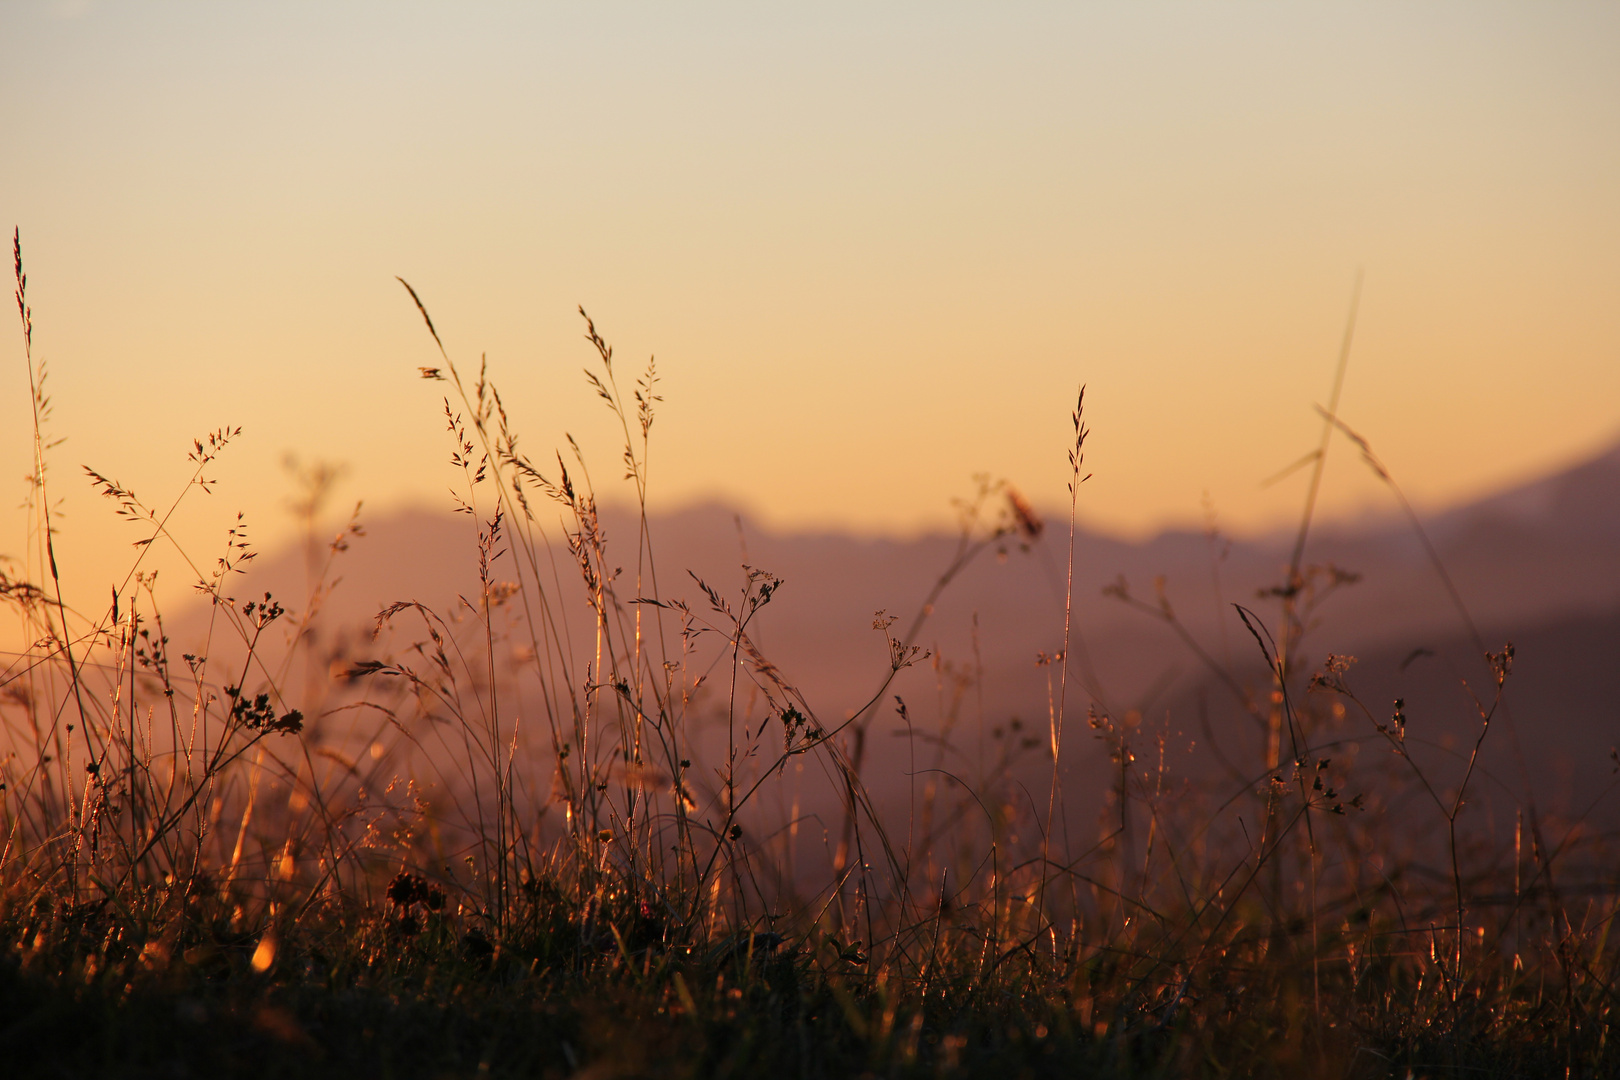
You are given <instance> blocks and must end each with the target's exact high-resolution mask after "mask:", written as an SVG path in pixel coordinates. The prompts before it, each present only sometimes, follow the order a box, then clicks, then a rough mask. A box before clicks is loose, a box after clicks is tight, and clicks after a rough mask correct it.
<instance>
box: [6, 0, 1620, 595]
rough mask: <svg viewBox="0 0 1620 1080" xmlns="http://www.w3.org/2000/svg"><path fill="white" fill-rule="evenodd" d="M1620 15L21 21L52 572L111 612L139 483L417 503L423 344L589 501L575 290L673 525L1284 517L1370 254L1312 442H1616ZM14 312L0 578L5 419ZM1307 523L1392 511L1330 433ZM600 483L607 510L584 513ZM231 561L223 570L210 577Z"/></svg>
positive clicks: (1470, 12) (67, 16)
mask: <svg viewBox="0 0 1620 1080" xmlns="http://www.w3.org/2000/svg"><path fill="white" fill-rule="evenodd" d="M1617 55H1620V6H1616V5H1613V4H1601V5H1599V4H1590V5H1588V4H1558V5H1544V4H1512V5H1491V4H1481V3H1468V4H1438V3H1436V4H1422V5H1412V4H1388V5H1378V4H1366V3H1357V4H1353V5H1348V4H1346V5H1341V4H1291V5H1283V4H1264V5H1260V4H1254V5H1251V4H1218V5H1217V4H1198V3H1174V4H1164V5H1156V4H1148V3H1130V4H1110V5H1079V4H1052V5H1038V4H1018V5H967V4H939V3H930V4H915V5H911V4H904V5H903V4H885V5H869V4H859V5H857V4H848V5H843V4H815V5H808V4H807V5H796V6H789V5H781V4H775V5H756V4H740V3H739V4H730V5H719V4H704V5H696V4H682V5H655V4H650V3H647V4H606V3H593V4H569V5H560V4H559V5H540V4H496V3H480V4H456V5H451V4H431V5H429V4H405V3H399V2H391V3H387V4H362V3H344V4H328V3H319V4H315V3H311V4H293V3H277V4H273V5H272V4H260V5H246V4H228V5H227V4H140V5H135V4H111V3H95V2H80V3H34V2H21V0H18V2H11V3H7V4H5V5H4V7H0V100H3V102H4V104H5V108H4V109H3V110H0V225H3V226H4V227H5V229H6V231H7V232H8V233H9V231H10V229H11V227H12V226H13V225H15V226H18V227H20V228H21V231H22V239H23V251H24V258H25V261H26V264H27V269H28V271H29V278H30V280H29V288H30V299H31V301H32V305H33V310H34V321H35V339H34V343H35V351H36V355H37V356H38V357H40V358H42V359H43V360H44V361H45V362H46V363H47V364H48V366H49V368H50V383H49V386H50V389H51V391H52V396H53V400H54V405H55V415H54V417H53V419H52V422H51V433H52V434H54V435H56V436H65V437H66V440H67V441H66V442H65V443H63V444H62V445H61V446H59V447H57V448H56V449H55V450H54V451H53V454H52V466H51V469H52V471H51V474H50V476H51V481H52V484H53V485H54V486H53V491H52V494H53V497H60V498H62V499H64V500H65V502H64V504H63V509H64V511H65V513H66V516H65V518H64V519H63V521H62V529H63V539H62V545H63V550H64V551H65V552H66V553H67V554H68V555H70V556H72V559H73V561H72V562H71V565H72V566H73V567H74V571H75V572H76V573H77V574H79V575H80V576H81V577H83V578H88V579H95V580H91V581H87V582H86V583H85V587H89V586H91V585H93V586H94V588H95V590H97V592H98V594H101V593H104V592H105V588H106V585H105V580H104V579H110V578H112V577H114V576H118V575H114V574H113V573H112V572H111V570H110V569H108V570H106V571H105V572H103V571H102V570H101V569H100V568H101V567H102V566H104V565H107V566H110V564H107V563H106V562H105V560H107V559H116V560H118V561H119V562H120V563H122V562H123V561H125V559H126V555H125V553H126V552H127V551H128V548H127V547H125V546H124V544H126V543H127V541H128V540H130V539H134V538H135V537H134V535H133V534H131V533H129V532H128V530H127V529H124V528H122V527H121V525H120V523H118V522H117V521H116V519H115V518H114V517H113V515H112V507H111V506H110V505H109V504H106V503H104V502H102V501H100V500H97V499H95V498H94V497H93V496H92V495H91V493H90V489H89V485H88V483H87V482H86V481H85V480H84V479H83V476H82V473H81V472H80V468H79V467H80V466H81V465H90V466H93V467H94V468H96V469H98V470H99V471H101V472H104V473H107V474H109V475H111V476H115V477H116V478H117V479H119V480H120V481H122V482H123V483H124V484H126V485H127V486H129V487H132V488H133V489H134V490H135V491H136V492H137V493H138V494H140V495H141V496H142V497H143V498H145V499H147V500H148V501H150V502H152V503H165V504H166V503H167V502H168V501H169V500H170V499H171V498H172V497H173V495H174V494H175V493H176V492H177V491H178V489H179V488H180V486H181V485H182V484H183V483H184V478H185V476H186V475H187V474H188V472H189V465H188V463H187V462H186V452H187V450H188V448H189V446H190V443H191V440H192V439H193V438H194V437H197V436H201V435H204V434H205V433H206V432H208V431H210V430H212V429H214V428H217V427H219V426H220V425H224V424H230V425H237V424H239V425H241V426H242V428H243V429H244V431H243V436H242V438H241V440H240V441H239V442H238V443H237V444H235V445H233V446H231V447H230V448H229V450H228V452H227V453H226V455H225V456H224V457H223V458H222V459H221V461H220V463H219V465H218V467H217V468H216V469H215V470H214V472H213V476H214V477H215V478H216V479H217V480H218V488H217V489H216V492H215V494H214V495H213V496H212V497H211V498H208V499H197V500H195V505H193V506H192V507H191V509H190V510H189V511H188V516H186V517H185V518H184V522H183V523H184V526H185V527H186V528H188V529H194V530H196V532H195V536H196V537H197V547H198V549H199V551H210V552H211V550H212V548H211V545H215V544H216V541H217V540H219V539H220V538H222V535H223V528H224V526H225V524H226V523H228V521H229V520H230V519H231V518H232V517H234V515H235V513H236V511H238V510H243V511H245V512H246V513H247V515H248V520H249V521H250V523H251V524H252V525H253V527H254V529H255V530H256V531H255V532H254V534H253V535H254V536H255V538H256V539H257V540H258V541H259V542H260V543H263V544H270V543H273V542H274V541H275V540H276V539H277V538H280V537H285V536H286V535H288V533H289V530H290V529H291V528H292V524H291V520H290V518H289V515H288V513H287V511H286V509H285V503H286V501H287V499H288V498H289V497H290V496H291V494H292V493H293V490H294V487H293V484H292V482H291V480H290V478H289V474H288V473H287V471H286V469H285V467H284V465H283V459H284V457H285V455H286V454H287V453H288V452H293V453H296V454H297V455H299V456H300V458H301V459H303V460H305V461H314V460H325V461H330V462H335V463H343V464H344V465H345V466H346V467H347V472H346V475H345V479H344V481H343V485H342V487H341V488H340V489H339V492H338V500H339V501H340V502H342V501H347V502H351V503H352V501H353V500H354V499H356V498H364V499H365V500H366V501H367V504H368V507H371V508H372V509H373V512H380V511H382V510H383V509H385V508H387V507H391V506H399V505H403V504H422V505H433V506H444V507H448V505H449V497H448V494H447V490H446V489H447V488H448V487H449V486H450V485H451V484H453V483H454V482H455V480H456V476H455V474H454V472H453V471H452V469H451V468H450V466H449V465H448V463H447V459H448V455H449V453H450V450H451V446H450V444H449V441H448V438H447V436H446V434H445V432H444V430H443V429H444V424H443V417H442V405H441V403H440V400H439V394H440V393H441V392H442V386H441V384H437V383H427V382H423V381H421V380H420V379H419V378H417V374H416V373H417V368H418V366H421V365H429V364H437V363H438V362H439V361H438V359H437V355H436V353H435V352H434V350H433V345H432V341H431V339H429V337H428V336H427V334H426V332H425V330H424V329H423V326H422V322H421V320H420V318H419V317H418V316H417V314H416V312H415V310H414V308H413V307H412V305H411V303H410V300H409V298H408V297H407V296H406V294H405V292H404V290H402V289H401V288H400V286H399V285H398V283H397V282H395V280H394V276H395V275H400V276H403V277H404V278H406V279H408V280H409V281H410V282H411V283H412V284H413V285H414V286H415V287H416V288H417V289H418V290H419V292H420V293H421V295H422V297H423V299H424V300H425V301H426V303H427V304H428V306H429V308H430V310H431V312H432V314H433V317H434V319H435V321H436V323H437V325H438V328H439V330H440V333H441V334H442V335H443V338H444V340H445V344H446V346H447V347H448V348H449V350H450V352H451V355H452V357H453V358H454V359H456V360H457V361H458V362H459V363H460V364H462V365H463V366H464V368H467V369H476V366H477V363H478V357H479V355H480V353H487V355H488V358H489V365H490V370H491V372H492V376H493V378H494V379H495V381H496V382H497V384H498V385H499V386H500V388H501V390H502V393H503V396H504V398H505V400H506V402H507V405H508V407H509V409H510V410H511V412H512V414H513V419H514V423H515V425H516V426H517V428H518V429H519V431H521V432H522V433H523V437H524V440H525V446H526V448H527V449H528V450H529V451H530V453H532V454H533V455H535V456H536V457H537V458H549V456H550V449H551V448H552V447H553V446H555V445H558V444H560V443H561V442H562V438H563V433H564V432H565V431H568V432H572V433H573V434H574V435H575V436H576V437H577V438H578V439H579V440H580V442H581V443H582V444H583V446H584V447H585V450H586V452H587V454H589V455H590V456H591V457H592V459H593V461H594V462H595V463H596V475H597V478H598V481H599V483H600V484H601V486H602V488H603V489H604V495H611V494H612V490H616V489H617V487H618V485H617V483H616V480H615V477H616V475H617V471H616V467H615V466H616V459H617V453H618V451H617V446H616V444H615V443H614V441H613V431H612V430H611V429H610V428H609V427H608V425H607V424H606V423H605V419H606V417H605V414H604V413H603V411H602V409H601V408H600V405H599V403H598V402H596V401H595V400H594V399H593V398H592V396H591V395H590V393H589V391H588V389H587V387H586V386H585V383H584V380H583V376H582V375H581V373H580V369H581V368H582V367H583V366H585V365H586V364H587V363H588V362H590V360H591V358H592V356H591V352H590V350H589V346H588V345H587V344H586V343H585V342H584V341H583V340H581V338H580V332H581V330H582V324H581V322H580V319H579V316H578V315H577V313H576V311H575V308H576V306H577V305H579V304H583V305H584V306H585V307H586V308H587V309H588V310H589V311H590V313H591V314H592V316H593V317H594V318H595V319H596V321H597V324H598V326H599V327H600V328H601V329H602V331H603V332H604V333H605V334H606V335H607V336H608V337H609V338H610V340H612V341H613V342H614V344H615V345H616V346H617V348H618V356H619V361H620V364H621V368H620V370H621V374H622V375H623V376H625V377H626V378H627V379H628V378H629V377H630V376H632V375H633V374H634V373H636V372H637V371H639V369H640V367H641V366H642V364H644V363H645V361H646V358H647V357H648V355H649V354H656V355H657V359H658V369H659V373H660V375H661V376H662V379H663V383H662V389H663V392H664V395H665V398H666V400H665V402H664V403H663V405H662V407H661V412H660V414H659V419H658V421H657V424H656V426H655V428H654V448H653V461H652V472H653V476H652V482H653V493H654V502H655V505H656V506H659V507H666V508H668V507H674V506H679V505H683V504H686V503H690V502H693V501H696V500H700V499H705V498H721V499H725V500H728V501H731V502H734V503H735V504H736V505H738V506H739V507H742V508H744V509H745V510H748V511H750V512H752V513H754V514H756V515H757V516H758V517H759V518H760V519H761V520H762V521H763V522H765V523H768V524H770V525H773V526H778V527H818V528H819V527H839V528H853V529H857V530H860V531H863V532H882V531H896V532H914V531H916V530H917V529H919V528H924V527H931V526H936V525H940V524H943V523H946V522H948V521H949V520H950V515H951V511H950V500H951V498H952V496H955V495H959V494H962V493H964V492H966V491H968V490H969V489H970V488H971V484H972V482H971V479H970V478H971V477H972V475H973V474H975V473H979V472H985V473H990V474H993V475H995V476H998V477H1005V478H1007V479H1009V480H1010V481H1012V482H1013V483H1015V484H1016V485H1018V486H1019V487H1020V488H1022V489H1023V490H1024V491H1025V492H1026V493H1028V494H1029V496H1030V497H1031V498H1032V499H1033V500H1034V501H1035V502H1036V503H1038V504H1042V505H1047V506H1055V505H1056V504H1058V503H1060V502H1062V501H1063V500H1064V499H1065V493H1064V487H1065V482H1066V480H1067V465H1066V462H1065V449H1066V446H1067V444H1068V442H1069V439H1070V429H1069V411H1070V409H1071V408H1072V406H1073V399H1074V391H1075V388H1076V387H1077V385H1078V384H1079V383H1081V382H1084V383H1086V384H1087V385H1088V387H1089V389H1088V392H1087V412H1088V418H1089V421H1090V424H1091V427H1092V430H1093V437H1092V442H1091V443H1090V445H1089V446H1088V457H1087V466H1088V468H1089V469H1090V470H1091V471H1093V472H1094V473H1095V478H1094V479H1093V480H1092V481H1091V482H1090V483H1089V484H1088V485H1087V486H1086V487H1085V488H1084V489H1083V491H1082V499H1081V513H1082V516H1083V518H1084V519H1085V520H1086V521H1087V522H1089V523H1092V524H1094V525H1096V526H1099V527H1103V528H1107V529H1111V530H1114V531H1117V532H1122V533H1128V534H1137V535H1139V534H1142V533H1144V532H1147V531H1150V530H1152V529H1154V528H1158V527H1161V526H1163V525H1166V524H1174V523H1189V522H1197V521H1199V520H1200V519H1201V517H1202V515H1203V510H1202V503H1203V499H1204V496H1205V493H1207V494H1208V498H1209V501H1210V502H1211V504H1212V505H1213V506H1214V508H1215V510H1216V512H1217V514H1218V515H1219V518H1220V520H1221V522H1222V523H1223V524H1224V525H1225V526H1226V527H1227V528H1229V529H1232V530H1234V531H1240V532H1252V531H1256V530H1259V529H1263V528H1266V527H1269V526H1272V525H1275V524H1276V523H1278V522H1280V521H1281V520H1283V519H1284V518H1286V517H1288V516H1290V515H1292V514H1294V513H1296V512H1297V511H1296V508H1297V506H1298V503H1299V498H1300V492H1301V485H1302V482H1303V481H1302V478H1298V477H1296V478H1293V479H1291V480H1289V481H1286V482H1284V483H1281V484H1278V485H1275V486H1273V487H1271V488H1267V489H1262V488H1261V486H1260V481H1261V480H1262V479H1264V478H1265V477H1267V476H1268V475H1270V474H1272V473H1274V472H1276V471H1277V470H1279V469H1281V468H1283V467H1284V466H1286V465H1287V464H1289V463H1290V462H1291V461H1293V460H1294V459H1296V458H1298V457H1299V456H1300V455H1301V454H1302V453H1304V452H1305V451H1306V450H1307V449H1309V448H1310V446H1311V444H1312V443H1313V441H1314V439H1315V438H1316V434H1317V431H1318V424H1319V421H1318V420H1317V418H1316V416H1315V414H1314V412H1313V409H1312V406H1313V403H1316V402H1322V401H1325V400H1326V396H1327V393H1328V389H1329V384H1330V381H1331V376H1332V368H1333V362H1334V359H1335V355H1336V353H1337V351H1338V347H1339V342H1340V338H1341V336H1342V334H1343V332H1344V323H1345V319H1346V314H1347V309H1348V307H1349V303H1350V296H1351V291H1352V285H1353V282H1354V280H1355V277H1356V273H1357V271H1358V269H1359V270H1361V271H1363V272H1364V274H1365V285H1364V290H1363V294H1362V300H1361V311H1360V321H1359V326H1358V328H1357V332H1356V338H1355V345H1354V350H1353V354H1352V356H1351V360H1350V366H1349V374H1348V379H1347V382H1346V384H1345V390H1344V397H1343V401H1342V413H1343V415H1344V417H1345V419H1346V420H1347V421H1348V422H1349V423H1350V424H1351V425H1352V426H1354V427H1356V428H1358V429H1359V430H1361V431H1362V432H1364V433H1365V434H1366V435H1367V436H1368V437H1369V438H1370V439H1371V440H1372V442H1373V444H1374V445H1375V447H1377V448H1378V450H1379V451H1380V453H1381V454H1382V456H1383V457H1384V459H1385V460H1386V461H1387V462H1388V463H1389V464H1390V465H1391V467H1392V468H1393V469H1394V471H1395V473H1396V475H1397V476H1398V477H1399V478H1400V479H1401V480H1402V481H1403V483H1404V484H1405V485H1406V487H1407V488H1408V489H1409V491H1410V492H1411V493H1412V494H1413V495H1414V497H1415V498H1416V500H1417V501H1418V502H1419V503H1420V504H1421V505H1423V506H1426V507H1430V508H1433V507H1438V506H1442V505H1445V504H1447V503H1449V502H1453V501H1456V500H1460V499H1463V498H1467V497H1470V496H1474V495H1477V494H1481V493H1483V492H1485V491H1488V490H1490V489H1492V488H1494V487H1498V486H1500V485H1502V484H1504V483H1507V482H1510V481H1514V480H1518V479H1523V478H1526V477H1529V476H1532V475H1534V474H1536V473H1538V472H1541V471H1544V470H1548V469H1551V468H1555V467H1558V466H1561V465H1564V464H1567V463H1569V462H1571V461H1573V460H1576V459H1578V458H1580V457H1581V456H1583V455H1586V454H1589V453H1592V452H1594V451H1596V450H1598V449H1600V448H1603V447H1605V446H1607V445H1609V444H1610V443H1612V442H1613V441H1614V440H1615V439H1616V438H1620V63H1616V57H1617ZM8 318H12V319H13V321H12V322H11V323H10V324H9V325H10V327H11V329H9V330H7V331H5V333H4V334H0V342H3V344H0V466H3V467H0V475H3V476H4V477H5V478H6V480H5V483H7V484H9V485H10V492H9V494H5V495H4V497H3V498H0V552H3V553H8V554H13V555H21V553H22V549H23V547H24V543H25V539H24V538H25V534H26V533H25V523H26V516H25V515H24V514H23V512H22V511H21V510H19V509H17V506H18V504H19V503H20V502H21V500H22V499H23V497H24V495H25V484H24V477H25V475H26V474H27V472H28V471H29V468H30V453H31V449H30V447H31V443H30V439H31V434H30V432H31V427H30V418H29V412H28V392H27V378H26V367H25V365H24V362H23V352H22V342H21V335H20V333H19V332H18V331H17V329H16V323H15V321H14V317H13V316H8ZM1344 451H1345V447H1344V444H1343V443H1340V444H1339V448H1338V450H1337V451H1336V452H1337V453H1338V454H1339V456H1338V457H1337V459H1336V460H1335V462H1334V464H1333V466H1332V467H1330V469H1329V474H1328V487H1327V490H1326V493H1325V496H1324V503H1325V506H1326V509H1327V512H1328V513H1329V514H1330V515H1335V516H1339V517H1345V516H1349V515H1351V514H1354V513H1358V512H1362V511H1364V510H1366V509H1368V508H1381V507H1383V506H1384V505H1385V503H1384V501H1383V499H1382V496H1381V495H1380V493H1379V492H1378V490H1377V489H1376V488H1375V486H1374V482H1373V481H1372V479H1371V478H1370V477H1369V476H1368V475H1366V473H1365V472H1364V470H1362V469H1361V468H1360V467H1359V466H1357V465H1356V464H1355V461H1354V458H1353V455H1352V454H1350V453H1348V452H1344ZM610 489H612V490H610ZM210 558H211V555H210Z"/></svg>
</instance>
